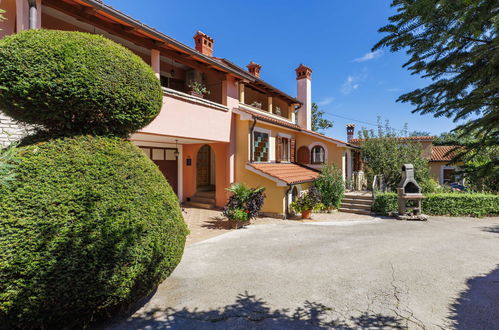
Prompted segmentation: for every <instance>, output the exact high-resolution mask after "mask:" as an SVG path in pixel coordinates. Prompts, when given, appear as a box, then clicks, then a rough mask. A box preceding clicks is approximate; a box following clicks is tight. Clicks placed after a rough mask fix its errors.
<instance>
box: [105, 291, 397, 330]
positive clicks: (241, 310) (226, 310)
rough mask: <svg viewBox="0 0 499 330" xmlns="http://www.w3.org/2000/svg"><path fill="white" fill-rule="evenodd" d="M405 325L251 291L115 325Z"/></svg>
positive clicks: (155, 311)
mask: <svg viewBox="0 0 499 330" xmlns="http://www.w3.org/2000/svg"><path fill="white" fill-rule="evenodd" d="M144 328H148V329H151V328H152V329H165V328H166V329H326V328H327V329H330V328H335V329H359V328H362V329H365V328H369V329H384V328H395V329H406V328H407V326H406V324H405V322H404V320H402V319H399V318H397V317H393V316H386V315H380V314H374V313H367V312H364V313H361V314H360V315H359V316H357V317H350V318H348V319H344V318H342V317H341V315H340V314H338V313H335V311H334V310H333V309H332V308H329V307H326V306H325V305H323V304H321V303H315V302H310V301H306V302H305V303H304V304H303V306H302V307H299V308H296V309H295V310H294V311H290V310H288V309H271V308H270V307H268V306H267V303H266V302H265V301H264V300H262V299H258V298H256V297H255V296H254V295H250V294H248V292H245V293H244V294H239V295H238V296H237V298H236V301H235V303H234V304H232V305H227V306H224V307H221V308H217V309H212V310H198V309H197V308H194V309H192V310H189V309H187V308H183V309H181V310H176V309H173V308H166V309H153V310H150V311H148V312H146V313H144V314H142V315H138V316H137V315H136V316H132V317H130V318H129V319H128V320H126V321H124V322H122V323H121V324H119V325H116V326H115V327H114V329H144Z"/></svg>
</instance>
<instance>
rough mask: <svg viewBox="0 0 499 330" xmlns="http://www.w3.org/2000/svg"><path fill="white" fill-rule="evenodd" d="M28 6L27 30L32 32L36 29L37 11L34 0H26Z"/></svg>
mask: <svg viewBox="0 0 499 330" xmlns="http://www.w3.org/2000/svg"><path fill="white" fill-rule="evenodd" d="M28 5H29V29H30V30H33V29H36V27H37V20H38V9H37V8H36V0H28Z"/></svg>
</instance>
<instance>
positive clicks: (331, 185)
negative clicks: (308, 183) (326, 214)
mask: <svg viewBox="0 0 499 330" xmlns="http://www.w3.org/2000/svg"><path fill="white" fill-rule="evenodd" d="M314 186H315V187H316V188H317V190H318V191H319V193H320V195H321V202H322V204H323V206H324V208H327V209H329V208H332V207H334V208H339V207H340V204H341V200H342V199H343V195H344V193H345V184H344V183H343V176H342V173H341V170H340V169H338V168H337V167H336V166H334V165H324V166H322V168H321V174H320V176H319V177H318V178H317V179H316V180H315V182H314Z"/></svg>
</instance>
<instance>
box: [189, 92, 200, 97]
mask: <svg viewBox="0 0 499 330" xmlns="http://www.w3.org/2000/svg"><path fill="white" fill-rule="evenodd" d="M189 94H191V95H192V96H196V97H199V98H203V94H198V93H196V92H195V91H190V92H189Z"/></svg>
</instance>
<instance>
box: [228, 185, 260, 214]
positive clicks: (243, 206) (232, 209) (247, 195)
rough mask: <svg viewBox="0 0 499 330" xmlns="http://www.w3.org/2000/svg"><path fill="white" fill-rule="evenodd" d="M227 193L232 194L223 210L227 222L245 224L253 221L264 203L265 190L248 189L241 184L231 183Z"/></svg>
mask: <svg viewBox="0 0 499 330" xmlns="http://www.w3.org/2000/svg"><path fill="white" fill-rule="evenodd" d="M227 190H228V191H230V192H231V193H232V195H231V196H230V197H229V200H228V201H227V203H226V204H225V207H224V209H223V213H222V214H223V215H224V216H226V217H227V218H228V219H229V220H233V221H241V222H245V221H247V220H250V219H254V218H255V217H256V216H257V215H258V212H260V210H261V208H262V206H263V203H264V201H265V194H264V193H263V192H264V191H265V188H263V187H259V188H249V187H247V186H246V185H244V184H242V183H233V184H232V185H231V186H230V187H229V188H227Z"/></svg>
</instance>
